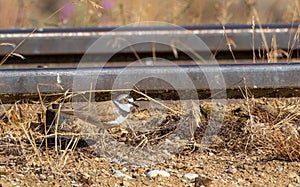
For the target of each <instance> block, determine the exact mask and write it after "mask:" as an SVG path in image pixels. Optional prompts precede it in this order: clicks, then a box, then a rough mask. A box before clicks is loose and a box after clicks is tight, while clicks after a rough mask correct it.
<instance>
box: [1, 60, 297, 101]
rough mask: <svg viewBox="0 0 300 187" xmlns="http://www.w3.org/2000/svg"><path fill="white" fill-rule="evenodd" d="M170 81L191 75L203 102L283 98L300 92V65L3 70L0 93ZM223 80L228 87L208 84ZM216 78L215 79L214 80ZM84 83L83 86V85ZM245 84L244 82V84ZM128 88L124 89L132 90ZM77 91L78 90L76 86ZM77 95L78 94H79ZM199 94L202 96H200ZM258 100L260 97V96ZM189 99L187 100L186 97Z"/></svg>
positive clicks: (159, 86) (161, 86) (144, 86)
mask: <svg viewBox="0 0 300 187" xmlns="http://www.w3.org/2000/svg"><path fill="white" fill-rule="evenodd" d="M161 75H164V76H165V77H168V76H169V77H171V78H172V80H173V81H175V82H176V80H178V81H180V80H181V78H182V76H183V75H188V76H189V78H190V80H191V81H192V83H193V84H194V86H195V88H196V89H197V90H198V91H203V93H206V94H203V95H199V97H200V98H208V97H209V94H210V91H211V90H220V91H221V92H222V90H223V91H224V89H226V90H227V92H228V93H230V92H231V91H232V90H235V92H234V93H233V95H232V96H230V95H228V96H229V97H242V94H241V93H240V92H237V90H240V88H244V87H245V85H244V83H246V86H247V87H248V88H249V89H250V90H252V91H253V92H257V91H262V93H261V95H262V96H265V97H267V96H268V95H267V93H268V91H264V90H268V89H270V91H269V92H270V95H273V96H280V95H281V93H280V92H281V90H283V92H287V90H288V92H289V93H288V95H284V96H297V95H299V89H300V64H288V63H284V64H255V65H253V64H252V65H251V64H246V65H220V66H217V65H201V66H197V65H193V66H187V65H186V66H180V67H175V66H174V67H172V66H160V67H159V68H158V67H155V66H146V67H145V66H142V67H130V68H126V70H124V68H123V67H115V68H103V69H99V68H95V67H92V68H82V69H80V70H77V69H76V68H60V69H51V68H49V69H2V70H1V71H0V93H1V94H2V95H11V96H13V95H18V94H33V95H37V94H38V90H37V87H39V90H40V92H41V93H42V94H46V93H62V92H65V91H66V90H70V91H72V88H73V86H74V85H73V84H74V80H76V81H75V83H76V84H81V83H82V84H86V83H87V82H86V81H89V80H90V79H91V80H92V79H95V80H97V83H96V87H95V89H96V90H110V89H112V88H113V86H114V85H115V84H116V82H115V80H116V78H118V77H120V76H124V77H126V76H127V78H129V79H131V80H134V79H136V78H137V77H140V76H149V77H159V76H161ZM222 76H223V78H224V81H225V84H224V85H222V84H221V83H220V84H217V83H216V84H214V85H213V86H211V85H209V84H208V81H207V77H209V78H210V79H212V80H210V82H212V83H214V81H219V80H221V79H220V77H221V78H222ZM214 77H215V78H214ZM80 80H82V82H81V81H80ZM244 80H245V81H244ZM187 85H188V84H186V85H185V84H180V86H179V87H176V88H174V87H172V86H171V85H170V84H168V83H166V81H163V80H160V79H155V78H149V79H147V80H144V81H142V82H139V83H138V84H136V85H135V86H136V87H137V88H138V89H140V90H141V91H146V92H149V93H151V92H152V93H158V94H161V95H162V93H169V92H174V91H182V90H189V89H192V88H189V86H187ZM218 85H219V87H218ZM132 86H133V85H130V84H129V85H127V86H124V87H123V88H132ZM76 87H78V86H76ZM76 91H78V90H76ZM199 93H200V92H199ZM258 96H259V95H258ZM187 97H188V96H187Z"/></svg>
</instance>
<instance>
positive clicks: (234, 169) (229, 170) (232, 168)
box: [225, 166, 237, 174]
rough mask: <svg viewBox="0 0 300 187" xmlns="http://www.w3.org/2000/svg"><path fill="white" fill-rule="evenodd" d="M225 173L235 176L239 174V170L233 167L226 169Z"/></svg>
mask: <svg viewBox="0 0 300 187" xmlns="http://www.w3.org/2000/svg"><path fill="white" fill-rule="evenodd" d="M225 172H226V173H231V174H235V173H236V172H237V169H236V168H235V167H234V166H232V167H229V168H228V169H226V170H225Z"/></svg>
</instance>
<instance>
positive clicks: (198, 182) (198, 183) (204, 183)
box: [195, 176, 212, 186]
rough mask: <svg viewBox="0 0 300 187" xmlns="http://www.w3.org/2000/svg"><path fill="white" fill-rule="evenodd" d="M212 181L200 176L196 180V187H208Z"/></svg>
mask: <svg viewBox="0 0 300 187" xmlns="http://www.w3.org/2000/svg"><path fill="white" fill-rule="evenodd" d="M211 181H212V180H211V179H210V178H207V177H205V176H199V177H197V178H195V186H208V185H209V184H210V183H211Z"/></svg>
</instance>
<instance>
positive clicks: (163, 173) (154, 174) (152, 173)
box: [146, 170, 170, 178]
mask: <svg viewBox="0 0 300 187" xmlns="http://www.w3.org/2000/svg"><path fill="white" fill-rule="evenodd" d="M158 175H161V176H163V177H170V173H168V172H166V171H163V170H152V171H149V172H147V174H146V176H147V177H148V178H153V177H157V176H158Z"/></svg>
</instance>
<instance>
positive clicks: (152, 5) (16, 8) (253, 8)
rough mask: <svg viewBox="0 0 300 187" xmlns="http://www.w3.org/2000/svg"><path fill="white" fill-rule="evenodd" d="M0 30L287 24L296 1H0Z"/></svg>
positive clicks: (296, 16) (293, 18)
mask: <svg viewBox="0 0 300 187" xmlns="http://www.w3.org/2000/svg"><path fill="white" fill-rule="evenodd" d="M0 15H1V19H0V28H32V27H93V26H120V25H127V24H131V23H137V22H143V21H163V22H168V23H173V24H177V25H194V24H229V23H243V24H245V23H252V21H254V22H255V23H258V24H259V23H292V22H299V21H300V0H163V1H162V0H151V1H149V0H72V1H71V0H9V1H8V0H0Z"/></svg>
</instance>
